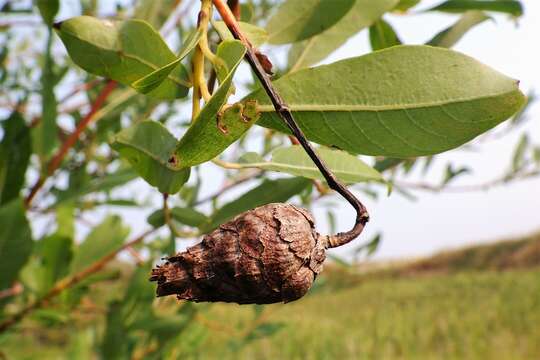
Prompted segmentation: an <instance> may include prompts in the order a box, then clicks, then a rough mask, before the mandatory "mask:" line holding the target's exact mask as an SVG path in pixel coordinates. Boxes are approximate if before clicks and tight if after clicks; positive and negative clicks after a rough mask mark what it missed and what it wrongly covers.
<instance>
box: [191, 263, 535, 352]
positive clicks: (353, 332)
mask: <svg viewBox="0 0 540 360" xmlns="http://www.w3.org/2000/svg"><path fill="white" fill-rule="evenodd" d="M266 311H267V312H268V316H270V317H272V319H273V320H275V321H281V322H283V323H284V324H285V327H284V329H283V330H282V331H280V332H278V333H277V334H276V335H275V336H273V337H271V338H266V339H263V340H260V341H258V342H253V343H251V344H250V345H249V346H247V347H246V348H245V349H243V350H242V351H240V353H239V354H234V353H230V352H229V353H225V352H223V349H227V347H226V346H224V345H226V344H227V341H228V340H227V339H228V334H229V333H230V332H229V331H221V332H216V333H215V336H214V337H212V338H209V339H208V340H207V343H206V346H205V347H204V348H205V354H204V355H205V356H202V357H201V358H215V359H218V358H222V359H223V358H229V359H237V358H243V359H509V360H510V359H512V360H515V359H540V270H532V271H531V270H529V271H509V272H504V273H497V272H486V273H477V272H470V273H460V274H453V275H436V276H428V277H414V278H399V279H392V278H387V279H373V280H370V281H366V282H364V283H361V284H359V285H357V286H355V287H354V288H351V289H346V290H340V291H337V292H335V293H331V294H328V293H322V294H314V295H312V296H309V297H308V298H306V299H303V300H301V301H298V302H296V303H292V304H289V305H285V306H283V305H277V306H271V307H268V309H267V310H266ZM247 312H248V311H246V310H242V309H239V307H237V306H218V307H214V308H213V310H212V312H211V315H212V316H214V317H215V318H216V319H217V320H219V321H221V322H228V323H230V327H231V328H233V329H238V330H240V329H242V328H243V325H242V320H243V319H245V318H247V314H246V313H247Z"/></svg>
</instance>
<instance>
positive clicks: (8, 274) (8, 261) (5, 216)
mask: <svg viewBox="0 0 540 360" xmlns="http://www.w3.org/2000/svg"><path fill="white" fill-rule="evenodd" d="M33 244H34V242H33V241H32V232H31V230H30V225H29V224H28V220H27V219H26V214H25V212H24V205H23V202H22V200H20V199H18V198H17V199H14V200H12V201H10V202H9V203H7V204H5V205H3V206H2V207H0V274H2V275H1V276H0V290H4V289H6V288H9V287H10V286H12V285H13V282H14V281H15V280H16V279H17V277H18V276H19V271H20V270H21V268H22V267H23V265H24V264H25V263H26V261H27V260H28V257H29V256H30V253H31V252H32V246H33Z"/></svg>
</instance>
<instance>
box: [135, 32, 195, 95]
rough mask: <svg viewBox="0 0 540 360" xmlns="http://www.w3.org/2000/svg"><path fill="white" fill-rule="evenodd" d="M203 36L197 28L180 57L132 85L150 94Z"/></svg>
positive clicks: (143, 92) (139, 90)
mask: <svg viewBox="0 0 540 360" xmlns="http://www.w3.org/2000/svg"><path fill="white" fill-rule="evenodd" d="M201 36H202V30H200V29H199V30H197V31H194V32H193V33H191V34H190V35H189V36H188V37H187V38H186V41H185V42H184V44H183V47H182V50H180V52H179V53H178V57H177V58H176V59H175V60H174V61H172V62H171V63H169V64H167V65H165V66H164V67H161V68H159V69H157V70H155V71H153V72H151V73H150V74H148V75H146V76H145V77H143V78H141V79H139V80H137V81H135V82H134V83H133V84H132V87H133V88H134V89H135V90H137V91H138V92H140V93H142V94H148V93H149V92H151V91H152V90H154V89H156V88H157V87H159V86H160V85H161V83H163V81H165V80H166V79H167V77H168V76H169V75H170V73H171V72H172V71H173V70H174V69H176V67H177V66H178V64H180V61H182V59H184V58H185V57H186V56H187V55H188V54H189V53H190V52H191V50H193V49H194V48H195V46H197V44H198V43H199V40H200V39H201Z"/></svg>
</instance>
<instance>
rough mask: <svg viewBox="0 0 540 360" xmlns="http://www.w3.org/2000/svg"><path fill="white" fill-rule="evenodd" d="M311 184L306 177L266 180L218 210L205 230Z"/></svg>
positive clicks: (292, 194) (288, 196) (299, 190)
mask: <svg viewBox="0 0 540 360" xmlns="http://www.w3.org/2000/svg"><path fill="white" fill-rule="evenodd" d="M310 185H311V182H310V181H309V180H307V179H304V178H289V179H278V180H265V181H263V182H262V183H261V185H259V186H257V187H256V188H254V189H252V190H250V191H248V192H247V193H245V194H244V195H242V196H240V197H239V198H238V199H236V200H234V201H231V202H230V203H228V204H226V205H224V206H223V207H222V208H220V209H219V210H217V211H216V212H215V213H214V214H213V215H212V217H211V219H210V222H209V223H208V224H207V225H205V226H202V230H203V232H207V231H210V230H212V229H214V228H216V227H217V226H219V225H220V224H223V223H224V222H226V221H228V220H230V219H232V218H233V217H235V216H236V215H238V214H241V213H243V212H245V211H247V210H251V209H253V208H256V207H258V206H262V205H265V204H269V203H278V202H285V201H287V200H289V199H290V198H291V197H293V196H294V195H297V194H299V193H300V192H301V191H302V190H304V189H306V188H307V187H308V186H310Z"/></svg>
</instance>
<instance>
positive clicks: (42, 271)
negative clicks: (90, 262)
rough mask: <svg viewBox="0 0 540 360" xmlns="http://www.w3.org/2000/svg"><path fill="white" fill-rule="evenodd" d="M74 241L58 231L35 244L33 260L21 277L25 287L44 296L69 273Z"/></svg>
mask: <svg viewBox="0 0 540 360" xmlns="http://www.w3.org/2000/svg"><path fill="white" fill-rule="evenodd" d="M72 248H73V241H72V239H71V238H69V237H65V236H62V235H60V234H58V233H55V234H53V235H49V236H46V237H45V238H43V239H41V240H39V241H38V242H37V243H36V245H35V246H34V252H33V254H32V255H33V256H32V259H31V261H30V262H29V263H28V265H27V266H26V267H25V268H24V270H23V272H22V274H21V278H22V279H23V281H24V285H25V287H28V288H30V289H32V290H33V291H34V292H35V293H36V294H37V296H42V295H44V294H46V293H47V291H49V290H50V289H51V287H53V285H54V284H55V282H56V281H57V280H59V279H60V278H62V277H64V276H65V275H67V274H68V270H69V264H70V262H71V259H72V255H73V251H72V250H73V249H72Z"/></svg>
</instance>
